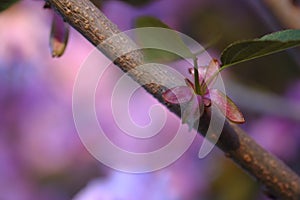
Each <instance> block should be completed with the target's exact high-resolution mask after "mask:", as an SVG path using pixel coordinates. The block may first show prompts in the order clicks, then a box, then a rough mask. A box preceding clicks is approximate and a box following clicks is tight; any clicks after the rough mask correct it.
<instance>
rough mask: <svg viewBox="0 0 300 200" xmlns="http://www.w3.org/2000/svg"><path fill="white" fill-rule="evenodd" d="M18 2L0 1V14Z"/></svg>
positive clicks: (12, 0) (14, 0)
mask: <svg viewBox="0 0 300 200" xmlns="http://www.w3.org/2000/svg"><path fill="white" fill-rule="evenodd" d="M18 1H19V0H1V2H0V12H2V11H4V10H6V9H7V8H9V7H10V6H12V5H13V4H15V3H17V2H18Z"/></svg>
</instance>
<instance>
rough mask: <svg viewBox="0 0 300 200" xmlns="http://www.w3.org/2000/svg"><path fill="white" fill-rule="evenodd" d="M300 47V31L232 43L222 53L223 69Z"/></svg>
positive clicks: (287, 31)
mask: <svg viewBox="0 0 300 200" xmlns="http://www.w3.org/2000/svg"><path fill="white" fill-rule="evenodd" d="M299 45H300V30H292V29H289V30H284V31H279V32H275V33H272V34H268V35H265V36H263V37H261V38H259V39H253V40H245V41H239V42H235V43H232V44H231V45H229V46H228V47H227V48H225V50H224V51H223V52H222V55H221V61H222V68H226V67H229V66H232V65H235V64H238V63H241V62H245V61H247V60H252V59H255V58H259V57H262V56H266V55H270V54H273V53H277V52H279V51H283V50H286V49H289V48H292V47H296V46H299Z"/></svg>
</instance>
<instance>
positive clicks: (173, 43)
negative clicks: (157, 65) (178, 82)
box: [135, 16, 193, 62]
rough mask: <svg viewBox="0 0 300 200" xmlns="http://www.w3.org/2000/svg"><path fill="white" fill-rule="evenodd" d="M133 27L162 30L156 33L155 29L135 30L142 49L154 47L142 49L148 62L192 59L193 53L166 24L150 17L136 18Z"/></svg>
mask: <svg viewBox="0 0 300 200" xmlns="http://www.w3.org/2000/svg"><path fill="white" fill-rule="evenodd" d="M135 27H136V28H145V27H150V28H151V27H156V28H162V29H159V30H157V31H156V30H155V29H149V30H148V31H147V32H146V31H139V30H136V35H137V42H138V44H140V45H142V46H144V47H151V46H152V47H155V48H147V49H146V48H144V49H143V53H144V55H145V58H146V60H147V61H148V62H154V61H156V62H158V61H160V62H171V61H174V60H178V59H180V58H182V57H184V58H192V57H193V53H192V52H191V51H190V49H189V47H188V46H187V45H186V44H185V43H184V42H183V40H182V39H181V38H180V35H179V34H178V33H177V32H176V31H175V30H174V31H172V29H171V28H170V27H169V26H168V25H167V24H165V23H164V22H162V21H161V20H159V19H158V18H155V17H152V16H142V17H138V18H137V19H136V20H135ZM164 29H166V30H164ZM163 49H170V50H176V52H178V53H180V54H181V55H175V54H174V53H171V52H169V51H165V50H163Z"/></svg>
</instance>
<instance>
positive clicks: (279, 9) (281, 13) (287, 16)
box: [263, 0, 300, 29]
mask: <svg viewBox="0 0 300 200" xmlns="http://www.w3.org/2000/svg"><path fill="white" fill-rule="evenodd" d="M263 2H264V3H265V5H266V6H267V7H268V8H269V9H270V10H271V11H272V12H273V14H274V16H275V17H276V18H277V19H278V20H279V21H280V22H281V24H282V25H284V26H285V27H286V28H292V29H300V8H299V7H297V6H296V5H294V4H293V1H292V0H263Z"/></svg>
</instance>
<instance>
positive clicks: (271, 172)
mask: <svg viewBox="0 0 300 200" xmlns="http://www.w3.org/2000/svg"><path fill="white" fill-rule="evenodd" d="M46 1H47V0H46ZM47 2H48V3H50V4H51V6H52V7H53V8H54V9H55V10H57V11H58V13H60V14H61V16H62V17H63V18H64V19H65V20H66V21H67V22H68V23H69V24H70V25H72V26H73V27H74V28H75V29H76V30H77V31H79V32H80V33H81V34H82V35H83V36H84V37H86V38H87V39H88V40H89V41H90V42H91V43H92V44H94V45H95V46H98V45H100V46H99V47H98V48H99V49H100V50H101V51H102V52H103V53H104V54H105V55H106V56H107V57H108V58H110V59H112V60H114V59H115V58H116V57H118V56H120V55H121V56H120V57H118V58H117V59H116V60H115V61H114V63H115V64H116V65H117V66H119V67H120V68H121V69H122V70H123V71H125V72H129V75H130V76H131V77H132V78H133V79H134V80H135V81H137V82H138V83H139V84H141V85H143V83H145V80H154V81H153V82H154V83H155V82H157V81H155V80H159V81H160V82H162V81H163V82H165V83H169V84H166V85H170V83H174V82H179V81H181V80H178V79H176V78H175V77H170V76H169V75H168V74H167V72H164V71H162V70H159V69H158V68H155V67H153V68H151V71H149V70H148V71H147V72H145V71H140V70H137V69H136V66H138V65H141V64H143V55H142V54H141V52H139V51H134V52H131V53H128V54H125V55H124V53H123V52H126V50H128V49H126V48H129V47H130V46H132V45H134V44H133V42H132V41H131V40H130V39H129V38H128V37H126V35H122V36H121V37H120V38H117V39H114V40H113V41H109V42H107V43H105V44H103V43H102V42H103V41H104V40H106V39H108V38H110V37H111V36H113V35H115V34H118V33H120V31H119V30H118V28H117V27H116V25H114V24H113V23H112V22H110V21H109V20H108V19H107V18H106V17H105V16H104V14H103V13H102V12H101V11H99V10H98V9H97V8H96V7H95V6H94V5H93V4H92V3H91V2H90V1H89V0H48V1H47ZM101 43H102V44H101ZM143 87H144V88H145V89H146V90H147V91H148V92H149V93H150V94H152V95H153V96H154V97H155V98H157V99H158V100H159V101H160V102H161V103H162V104H164V105H166V106H167V107H168V108H169V110H170V111H172V112H173V113H175V114H176V115H177V116H179V117H180V114H181V113H180V108H179V107H178V106H175V105H168V104H166V103H165V102H164V101H163V99H162V92H163V91H165V88H164V87H162V86H161V85H158V84H146V85H143ZM209 121H210V115H209V113H208V114H206V115H205V116H203V117H202V118H201V123H200V127H199V129H198V131H199V133H201V134H203V135H205V133H206V129H207V127H208V124H209ZM261 134H263V133H261ZM210 139H213V137H212V138H210ZM217 146H218V147H219V148H220V149H222V150H223V151H224V152H225V154H226V155H227V156H228V157H230V158H231V159H232V160H233V161H235V162H236V163H237V164H238V165H239V166H241V167H242V168H243V169H244V170H245V171H247V172H248V173H249V174H251V175H252V176H253V177H255V178H256V179H257V180H258V181H259V182H260V183H262V184H263V185H264V186H266V188H267V190H268V192H269V194H271V195H272V196H275V197H278V198H280V199H292V200H299V199H300V179H299V177H298V176H297V175H296V174H295V173H294V172H293V171H292V170H291V169H289V167H287V166H286V165H285V164H284V163H283V162H281V161H280V160H278V159H277V158H275V157H274V156H272V155H271V154H270V153H268V152H267V151H266V150H264V149H263V148H262V147H260V146H259V145H258V144H257V143H256V142H255V141H254V140H253V139H251V138H250V137H249V136H248V135H247V134H246V133H245V132H244V131H243V130H242V129H240V128H239V127H238V126H237V125H232V124H229V123H227V122H226V124H225V127H224V129H223V132H222V134H221V137H220V138H219V140H218V142H217Z"/></svg>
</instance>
